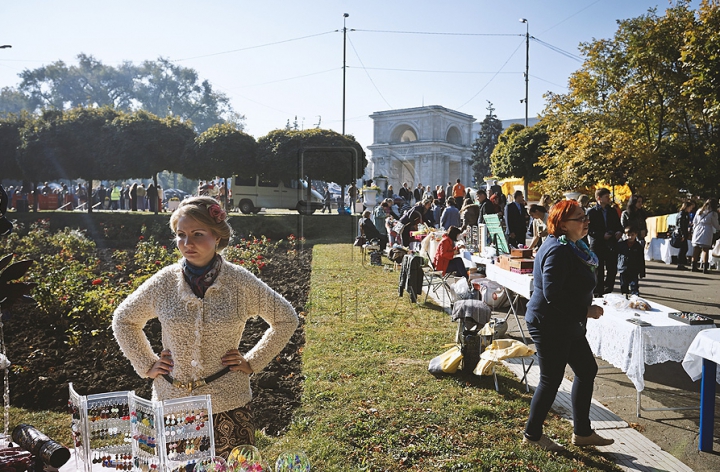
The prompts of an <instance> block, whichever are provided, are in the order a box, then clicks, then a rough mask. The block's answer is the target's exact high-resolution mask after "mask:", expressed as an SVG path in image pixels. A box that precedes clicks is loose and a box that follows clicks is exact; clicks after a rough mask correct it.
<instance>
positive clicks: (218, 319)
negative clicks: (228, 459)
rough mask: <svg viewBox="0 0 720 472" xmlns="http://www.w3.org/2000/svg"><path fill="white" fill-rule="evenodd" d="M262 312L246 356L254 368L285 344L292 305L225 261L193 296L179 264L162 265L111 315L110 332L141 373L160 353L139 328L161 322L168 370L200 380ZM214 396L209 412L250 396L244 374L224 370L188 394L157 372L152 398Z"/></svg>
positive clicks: (238, 403) (293, 318) (290, 327)
mask: <svg viewBox="0 0 720 472" xmlns="http://www.w3.org/2000/svg"><path fill="white" fill-rule="evenodd" d="M256 315H260V316H261V317H262V318H263V319H264V320H265V321H266V322H267V323H268V324H269V325H270V328H268V330H267V331H265V334H264V335H263V337H262V339H261V340H260V341H259V342H258V343H257V345H255V347H253V348H252V349H251V350H250V351H249V352H247V353H245V354H244V356H245V358H246V359H247V361H248V363H249V364H250V367H251V368H252V370H253V372H259V371H260V370H262V369H263V368H264V367H265V366H266V365H267V364H268V363H270V361H272V359H273V358H274V357H275V356H277V355H278V354H279V353H280V351H282V349H283V348H284V347H285V345H286V344H287V342H288V340H289V339H290V337H291V336H292V334H293V333H294V332H295V328H296V327H297V325H298V318H297V315H296V314H295V310H294V309H293V307H292V306H291V305H290V303H288V301H287V300H285V299H284V298H283V297H282V296H280V295H279V294H278V293H277V292H275V291H274V290H272V289H271V288H270V287H268V286H267V285H266V284H265V283H264V282H263V281H261V280H260V279H258V278H257V277H255V276H254V275H253V274H252V273H250V272H249V271H247V270H246V269H244V268H242V267H239V266H237V265H234V264H230V263H228V262H227V261H225V262H223V265H222V268H221V270H220V274H219V275H218V277H217V279H215V282H214V283H213V285H212V286H210V287H209V288H208V289H207V292H206V293H205V298H204V299H200V298H198V297H196V296H195V294H194V293H193V292H192V289H191V288H190V286H189V285H188V284H187V282H185V279H184V278H183V273H182V268H181V267H180V264H173V265H171V266H168V267H165V268H164V269H162V270H160V271H159V272H158V273H157V274H155V275H153V276H152V277H150V278H149V279H148V280H146V281H145V283H143V284H142V285H141V286H140V287H139V288H138V289H137V290H136V291H135V292H133V293H132V294H131V295H130V296H129V297H128V298H127V299H125V301H123V302H122V303H121V304H120V306H119V307H118V308H117V310H115V313H114V315H113V322H112V327H113V332H114V334H115V339H117V342H118V344H119V345H120V349H122V351H123V353H124V354H125V356H126V357H127V358H128V359H129V360H130V363H131V364H132V366H133V367H134V368H135V371H136V372H137V373H138V375H140V376H141V377H147V372H148V371H149V370H150V368H151V367H152V365H153V364H154V363H155V362H156V361H157V360H158V359H159V354H157V353H155V352H153V350H152V348H151V346H150V342H149V341H148V339H147V337H146V336H145V333H144V332H143V327H144V326H145V324H146V323H147V322H148V320H150V319H152V318H158V319H159V320H160V324H161V325H162V343H163V347H164V349H169V350H170V352H171V353H172V358H173V361H174V367H173V371H172V376H173V377H174V378H175V379H177V380H178V381H180V382H187V381H190V380H199V379H203V378H205V377H208V376H209V375H212V374H214V373H216V372H217V371H219V370H221V369H223V367H224V366H223V365H222V361H221V360H220V358H221V357H222V356H223V355H224V354H225V353H226V352H227V351H228V350H230V349H237V348H238V345H239V344H240V339H241V337H242V333H243V330H244V329H245V322H246V321H247V320H248V319H249V318H251V317H253V316H256ZM206 394H210V395H211V396H212V409H213V413H220V412H223V411H228V410H232V409H235V408H239V407H241V406H244V405H245V404H247V403H248V402H249V401H250V399H251V398H252V392H251V390H250V376H249V375H248V374H245V373H243V372H229V373H227V374H225V375H224V376H222V377H221V378H219V379H217V380H215V381H213V382H211V383H209V384H207V385H205V386H203V387H200V388H197V389H195V390H193V391H192V392H188V391H187V390H185V389H180V388H178V387H174V386H172V385H171V384H170V383H169V382H168V381H167V380H166V379H165V378H163V377H162V376H158V377H157V378H156V379H155V380H154V382H153V400H167V399H171V398H181V397H187V396H190V395H206Z"/></svg>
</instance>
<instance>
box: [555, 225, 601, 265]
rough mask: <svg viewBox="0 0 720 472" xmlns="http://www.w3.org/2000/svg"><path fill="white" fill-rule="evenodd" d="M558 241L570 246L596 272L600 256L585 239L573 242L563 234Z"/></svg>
mask: <svg viewBox="0 0 720 472" xmlns="http://www.w3.org/2000/svg"><path fill="white" fill-rule="evenodd" d="M558 242H559V243H560V244H562V245H563V246H570V247H571V248H572V250H573V252H574V253H575V255H576V256H578V257H579V258H580V260H581V261H583V262H584V263H585V264H587V265H588V267H590V270H591V271H593V272H595V269H597V266H598V258H597V256H596V255H595V253H594V252H592V251H591V250H590V248H589V247H588V245H587V244H585V241H583V240H582V239H578V240H577V241H575V242H572V241H570V240H569V239H568V238H567V237H565V235H564V234H563V235H562V236H560V237H559V238H558Z"/></svg>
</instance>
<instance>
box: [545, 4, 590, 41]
mask: <svg viewBox="0 0 720 472" xmlns="http://www.w3.org/2000/svg"><path fill="white" fill-rule="evenodd" d="M600 1H601V0H595V1H594V2H592V3H591V4H590V5H588V6H586V7H585V8H581V9H580V10H578V11H576V12H575V13H573V14H572V15H570V16H568V17H567V18H565V19H564V20H561V21H559V22H557V23H555V24H554V25H552V26H551V27H550V28H548V29H546V30H545V31H542V32H541V33H540V34H545V33H547V32H548V31H550V30H551V29H553V28H555V27H556V26H560V25H561V24H563V23H565V22H566V21H567V20H569V19H570V18H572V17H573V16H575V15H578V14H580V13H582V12H584V11H585V10H587V9H588V8H590V7H591V6H593V5H595V4H596V3H600Z"/></svg>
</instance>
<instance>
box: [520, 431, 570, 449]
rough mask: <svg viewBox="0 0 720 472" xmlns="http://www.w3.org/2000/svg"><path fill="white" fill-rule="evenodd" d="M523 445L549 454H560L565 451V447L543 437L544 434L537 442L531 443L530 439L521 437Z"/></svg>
mask: <svg viewBox="0 0 720 472" xmlns="http://www.w3.org/2000/svg"><path fill="white" fill-rule="evenodd" d="M523 444H527V445H529V446H534V447H537V448H539V449H542V450H543V451H550V452H562V451H564V450H565V446H563V445H562V444H558V443H556V442H555V441H553V440H552V439H550V438H549V437H547V436H545V435H544V434H543V435H542V436H540V439H538V440H537V441H533V440H532V439H528V437H527V436H525V435H523Z"/></svg>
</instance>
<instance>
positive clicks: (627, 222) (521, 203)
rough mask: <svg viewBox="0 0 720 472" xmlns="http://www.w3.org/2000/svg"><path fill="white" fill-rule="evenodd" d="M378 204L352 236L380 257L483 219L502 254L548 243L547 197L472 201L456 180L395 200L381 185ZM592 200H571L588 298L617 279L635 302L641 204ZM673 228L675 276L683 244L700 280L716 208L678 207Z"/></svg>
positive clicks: (601, 195)
mask: <svg viewBox="0 0 720 472" xmlns="http://www.w3.org/2000/svg"><path fill="white" fill-rule="evenodd" d="M488 193H490V197H488ZM383 196H384V199H383V200H382V202H381V203H380V204H379V205H377V206H376V207H375V208H374V210H373V211H372V212H369V211H368V212H366V213H365V214H364V215H363V219H362V220H361V225H360V234H362V235H366V236H367V237H368V239H378V240H380V242H381V245H382V247H383V249H384V248H385V247H386V246H390V247H393V246H402V247H409V246H410V243H411V242H412V238H411V236H410V233H411V232H413V231H416V230H417V228H418V225H420V224H423V225H426V226H427V227H429V228H434V229H438V230H443V231H445V232H448V231H449V230H450V228H453V227H456V228H459V229H460V231H461V232H462V231H465V230H466V229H467V228H468V227H472V226H476V225H478V224H480V223H485V217H486V216H487V215H497V216H498V218H499V220H500V222H501V224H502V226H503V228H504V231H505V236H506V240H507V243H508V245H509V246H511V247H521V248H529V249H532V250H533V251H535V252H537V251H538V250H539V248H540V247H541V246H542V245H543V244H544V242H545V241H546V240H547V238H548V235H549V232H548V217H549V214H550V210H551V208H552V207H553V206H554V204H555V202H554V201H553V199H552V198H551V197H550V196H549V195H543V196H542V197H541V198H540V201H539V202H538V203H533V204H531V205H529V206H528V205H527V202H526V201H525V196H524V194H523V192H522V191H516V192H514V193H513V194H511V195H507V197H506V196H504V195H503V193H502V190H501V187H500V186H499V185H497V183H494V184H492V185H490V186H489V188H488V189H487V190H485V189H480V190H478V191H477V192H474V195H473V194H472V193H471V190H470V189H468V188H466V187H465V186H464V185H463V184H462V183H461V181H460V179H457V180H456V182H455V184H451V183H448V185H447V186H446V187H443V186H442V185H436V186H435V188H434V189H433V188H432V187H431V186H423V185H422V184H421V183H419V184H418V185H417V186H416V187H415V188H414V189H411V188H410V187H409V186H408V183H407V182H404V183H403V184H402V186H401V187H400V189H399V190H398V193H397V194H395V190H394V189H393V187H392V185H389V186H388V188H387V190H386V191H385V193H384V195H383ZM594 197H595V201H594V204H593V203H591V199H590V197H588V196H587V195H580V196H579V197H578V198H577V202H578V204H579V208H581V209H582V210H583V212H584V213H585V216H583V218H584V219H585V221H587V222H588V233H587V235H584V236H583V241H584V242H585V243H586V244H587V245H588V247H589V249H590V250H591V251H592V252H593V253H594V254H595V255H596V256H597V258H598V267H597V270H596V271H595V276H596V285H595V287H594V289H593V294H594V295H595V296H602V295H604V294H606V293H611V292H612V291H613V290H614V289H615V285H616V283H617V282H618V279H619V284H620V291H621V293H623V294H627V295H639V294H640V280H641V279H642V278H644V277H645V258H644V253H645V247H646V244H649V242H650V241H649V239H648V225H647V218H648V213H647V211H646V210H645V207H644V203H645V200H644V198H643V197H642V196H640V195H632V196H631V197H630V198H629V200H628V202H627V205H626V207H625V209H624V210H621V209H620V208H619V206H618V205H617V204H615V203H614V202H613V201H612V198H611V193H610V190H608V189H607V188H600V189H598V190H597V191H596V192H595V195H594ZM370 226H372V229H370ZM676 228H677V229H676V231H677V232H678V233H679V234H680V235H681V237H682V241H683V242H684V244H681V245H680V247H679V254H678V258H677V261H678V265H677V268H678V269H679V270H687V269H688V267H687V265H688V257H687V252H688V244H687V241H690V245H691V246H692V254H691V261H690V262H691V267H690V269H691V270H693V271H700V270H702V271H704V272H708V271H709V270H710V267H711V264H710V255H709V252H710V250H711V249H712V247H713V244H714V243H715V241H716V240H717V238H716V237H715V236H714V235H715V234H716V233H717V232H718V231H720V224H719V223H718V200H717V199H707V200H706V201H705V202H704V203H703V204H702V205H699V204H697V203H695V200H687V201H685V202H683V204H682V205H681V208H680V209H679V213H678V214H677V217H676Z"/></svg>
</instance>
